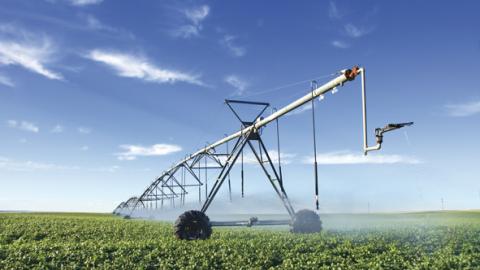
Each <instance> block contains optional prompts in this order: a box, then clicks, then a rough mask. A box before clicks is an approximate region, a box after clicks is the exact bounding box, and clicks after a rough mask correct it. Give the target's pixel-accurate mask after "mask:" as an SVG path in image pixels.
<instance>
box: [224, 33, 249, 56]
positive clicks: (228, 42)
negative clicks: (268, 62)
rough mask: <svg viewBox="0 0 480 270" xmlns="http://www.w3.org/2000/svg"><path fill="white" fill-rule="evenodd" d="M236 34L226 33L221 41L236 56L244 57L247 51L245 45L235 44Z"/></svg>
mask: <svg viewBox="0 0 480 270" xmlns="http://www.w3.org/2000/svg"><path fill="white" fill-rule="evenodd" d="M236 39H237V37H236V36H233V35H225V36H223V38H222V39H221V40H220V43H221V44H222V45H223V46H224V47H225V48H226V49H227V50H228V51H229V52H230V53H231V54H232V55H233V56H235V57H242V56H244V55H245V54H246V53H247V50H246V49H245V48H244V47H241V46H238V45H236V44H235V40H236Z"/></svg>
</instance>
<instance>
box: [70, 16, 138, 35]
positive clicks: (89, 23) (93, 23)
mask: <svg viewBox="0 0 480 270" xmlns="http://www.w3.org/2000/svg"><path fill="white" fill-rule="evenodd" d="M79 17H80V18H81V19H82V20H83V21H84V25H85V27H86V28H87V30H93V31H98V32H102V33H106V34H109V35H111V36H112V37H115V38H127V39H131V40H133V39H135V36H134V35H133V34H132V33H131V32H129V31H127V30H124V29H120V28H115V27H112V26H110V25H107V24H105V23H103V22H101V21H100V20H99V19H98V18H97V17H95V16H93V15H91V14H80V15H79Z"/></svg>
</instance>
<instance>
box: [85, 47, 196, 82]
mask: <svg viewBox="0 0 480 270" xmlns="http://www.w3.org/2000/svg"><path fill="white" fill-rule="evenodd" d="M86 57H87V58H89V59H91V60H94V61H97V62H101V63H103V64H106V65H108V66H109V67H111V68H112V69H114V70H115V71H116V72H117V75H118V76H121V77H128V78H137V79H141V80H144V81H148V82H156V83H175V82H187V83H191V84H196V85H202V86H203V85H204V83H203V82H202V81H200V80H199V76H197V75H191V74H188V73H184V72H180V71H174V70H168V69H162V68H159V67H157V66H155V65H154V64H152V63H150V60H148V59H146V58H144V57H140V56H135V55H130V54H125V53H116V52H108V51H102V50H93V51H91V52H90V53H89V54H88V55H87V56H86Z"/></svg>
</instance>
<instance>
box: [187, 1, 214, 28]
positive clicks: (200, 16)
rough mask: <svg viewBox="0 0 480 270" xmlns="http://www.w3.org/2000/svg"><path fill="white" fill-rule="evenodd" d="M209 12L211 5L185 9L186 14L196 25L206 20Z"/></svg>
mask: <svg viewBox="0 0 480 270" xmlns="http://www.w3.org/2000/svg"><path fill="white" fill-rule="evenodd" d="M209 13H210V7H209V6H207V5H203V6H201V7H198V8H193V9H187V10H185V16H186V17H187V18H188V19H189V20H190V21H191V22H192V23H193V24H195V25H198V24H200V23H201V22H202V21H203V20H205V18H206V17H207V16H208V14H209Z"/></svg>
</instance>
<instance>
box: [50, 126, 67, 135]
mask: <svg viewBox="0 0 480 270" xmlns="http://www.w3.org/2000/svg"><path fill="white" fill-rule="evenodd" d="M63 131H64V128H63V126H61V125H55V126H54V127H53V128H52V130H51V132H52V133H62V132H63Z"/></svg>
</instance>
